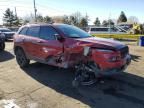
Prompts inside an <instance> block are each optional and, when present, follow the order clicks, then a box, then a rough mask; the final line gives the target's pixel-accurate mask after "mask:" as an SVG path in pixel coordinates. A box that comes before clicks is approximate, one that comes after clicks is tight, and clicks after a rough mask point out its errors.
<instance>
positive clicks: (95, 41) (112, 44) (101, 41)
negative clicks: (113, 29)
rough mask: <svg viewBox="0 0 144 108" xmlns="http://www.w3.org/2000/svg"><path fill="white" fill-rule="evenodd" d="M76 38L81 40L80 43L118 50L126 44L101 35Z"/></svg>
mask: <svg viewBox="0 0 144 108" xmlns="http://www.w3.org/2000/svg"><path fill="white" fill-rule="evenodd" d="M76 40H77V41H78V42H80V43H79V44H80V45H87V46H91V47H95V48H108V49H113V50H117V49H120V48H122V47H124V46H125V45H124V44H123V43H121V42H119V41H116V40H113V39H105V38H99V37H90V38H81V39H76Z"/></svg>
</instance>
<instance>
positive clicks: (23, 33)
mask: <svg viewBox="0 0 144 108" xmlns="http://www.w3.org/2000/svg"><path fill="white" fill-rule="evenodd" d="M27 29H28V28H27V27H24V28H22V30H21V31H20V32H19V34H22V35H26V32H27Z"/></svg>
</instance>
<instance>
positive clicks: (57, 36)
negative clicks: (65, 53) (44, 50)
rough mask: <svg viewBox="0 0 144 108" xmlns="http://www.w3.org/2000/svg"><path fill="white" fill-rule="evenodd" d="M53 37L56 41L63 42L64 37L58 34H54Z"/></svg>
mask: <svg viewBox="0 0 144 108" xmlns="http://www.w3.org/2000/svg"><path fill="white" fill-rule="evenodd" d="M55 37H56V38H57V40H58V41H60V42H64V40H65V38H63V37H62V36H60V35H59V34H55Z"/></svg>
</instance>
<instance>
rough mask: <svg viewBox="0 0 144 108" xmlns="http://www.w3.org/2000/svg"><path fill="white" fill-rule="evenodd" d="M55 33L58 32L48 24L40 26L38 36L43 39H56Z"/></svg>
mask: <svg viewBox="0 0 144 108" xmlns="http://www.w3.org/2000/svg"><path fill="white" fill-rule="evenodd" d="M55 34H58V33H57V32H56V30H55V29H53V28H52V27H49V26H41V29H40V38H42V39H45V40H56V38H55V36H54V35H55Z"/></svg>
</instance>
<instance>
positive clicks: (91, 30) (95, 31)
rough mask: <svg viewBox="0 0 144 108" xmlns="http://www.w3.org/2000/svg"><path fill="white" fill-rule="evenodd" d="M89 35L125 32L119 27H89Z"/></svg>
mask: <svg viewBox="0 0 144 108" xmlns="http://www.w3.org/2000/svg"><path fill="white" fill-rule="evenodd" d="M88 33H89V34H127V32H126V31H125V30H123V29H121V28H119V27H90V28H89V30H88Z"/></svg>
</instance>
